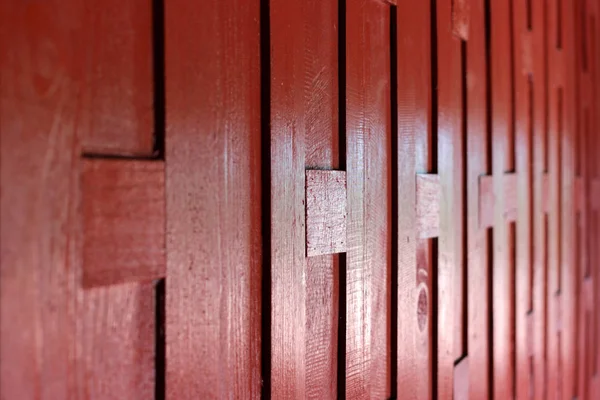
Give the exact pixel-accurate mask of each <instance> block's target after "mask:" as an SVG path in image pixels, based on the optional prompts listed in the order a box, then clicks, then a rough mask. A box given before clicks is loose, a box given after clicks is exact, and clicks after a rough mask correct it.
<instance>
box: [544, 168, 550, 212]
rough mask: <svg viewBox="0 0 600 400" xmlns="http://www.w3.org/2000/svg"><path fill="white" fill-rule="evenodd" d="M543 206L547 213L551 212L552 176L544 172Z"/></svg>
mask: <svg viewBox="0 0 600 400" xmlns="http://www.w3.org/2000/svg"><path fill="white" fill-rule="evenodd" d="M542 208H543V211H544V212H545V213H549V212H550V177H549V176H548V174H547V173H544V174H542Z"/></svg>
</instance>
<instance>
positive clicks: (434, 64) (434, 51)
mask: <svg viewBox="0 0 600 400" xmlns="http://www.w3.org/2000/svg"><path fill="white" fill-rule="evenodd" d="M430 7H431V8H430V9H431V12H430V14H429V15H430V27H431V34H430V40H431V149H430V150H431V160H432V165H431V173H432V174H437V172H438V156H437V153H438V94H437V90H438V38H437V4H436V0H430Z"/></svg>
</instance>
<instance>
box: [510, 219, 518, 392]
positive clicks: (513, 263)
mask: <svg viewBox="0 0 600 400" xmlns="http://www.w3.org/2000/svg"><path fill="white" fill-rule="evenodd" d="M509 243H510V244H509V246H510V297H511V299H510V308H511V310H510V319H511V322H510V342H511V346H510V347H511V354H510V362H511V366H512V368H511V373H512V379H511V380H512V396H513V399H516V398H517V340H516V339H517V329H516V328H517V301H516V300H517V290H516V286H517V285H516V278H517V276H516V270H517V223H516V222H514V221H512V222H511V223H510V225H509Z"/></svg>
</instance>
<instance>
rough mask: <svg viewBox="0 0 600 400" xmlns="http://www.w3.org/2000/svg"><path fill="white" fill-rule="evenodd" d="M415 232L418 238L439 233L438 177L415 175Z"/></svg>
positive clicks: (439, 189)
mask: <svg viewBox="0 0 600 400" xmlns="http://www.w3.org/2000/svg"><path fill="white" fill-rule="evenodd" d="M416 190H417V232H418V237H419V238H420V239H428V238H433V237H437V236H439V234H440V191H441V187H440V177H439V175H436V174H418V175H417V189H416Z"/></svg>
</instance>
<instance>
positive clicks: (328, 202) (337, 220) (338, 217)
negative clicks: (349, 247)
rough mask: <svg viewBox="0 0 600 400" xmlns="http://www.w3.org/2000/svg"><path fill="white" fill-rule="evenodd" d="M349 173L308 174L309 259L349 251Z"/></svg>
mask: <svg viewBox="0 0 600 400" xmlns="http://www.w3.org/2000/svg"><path fill="white" fill-rule="evenodd" d="M346 214H347V211H346V172H345V171H322V170H307V171H306V255H307V256H308V257H311V256H318V255H322V254H334V253H343V252H345V251H346Z"/></svg>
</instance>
